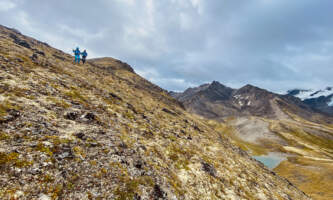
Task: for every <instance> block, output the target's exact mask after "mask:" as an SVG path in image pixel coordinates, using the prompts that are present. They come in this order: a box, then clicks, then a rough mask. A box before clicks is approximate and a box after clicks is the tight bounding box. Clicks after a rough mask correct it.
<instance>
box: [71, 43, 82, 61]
mask: <svg viewBox="0 0 333 200" xmlns="http://www.w3.org/2000/svg"><path fill="white" fill-rule="evenodd" d="M73 53H74V55H75V60H74V64H75V63H78V64H80V55H81V52H80V49H79V47H76V49H75V50H74V49H73Z"/></svg>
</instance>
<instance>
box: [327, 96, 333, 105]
mask: <svg viewBox="0 0 333 200" xmlns="http://www.w3.org/2000/svg"><path fill="white" fill-rule="evenodd" d="M328 105H329V106H333V97H332V99H331V102H329V103H328Z"/></svg>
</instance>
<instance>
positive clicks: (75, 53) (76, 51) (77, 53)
mask: <svg viewBox="0 0 333 200" xmlns="http://www.w3.org/2000/svg"><path fill="white" fill-rule="evenodd" d="M73 52H74V55H76V56H79V55H80V54H81V52H80V50H79V49H75V50H73Z"/></svg>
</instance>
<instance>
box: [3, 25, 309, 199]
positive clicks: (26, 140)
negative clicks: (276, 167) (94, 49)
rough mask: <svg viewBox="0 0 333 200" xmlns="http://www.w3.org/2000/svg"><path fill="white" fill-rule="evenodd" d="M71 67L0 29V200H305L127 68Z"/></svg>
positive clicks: (55, 53)
mask: <svg viewBox="0 0 333 200" xmlns="http://www.w3.org/2000/svg"><path fill="white" fill-rule="evenodd" d="M13 35H15V37H13ZM18 41H25V42H24V44H23V43H21V42H19V44H17V42H18ZM25 43H27V44H29V46H28V45H26V44H25ZM28 47H30V48H28ZM38 52H39V53H38ZM41 52H42V53H41ZM34 54H36V56H33V55H34ZM37 54H38V55H37ZM72 61H73V57H72V56H70V55H68V54H65V53H63V52H61V51H59V50H56V49H54V48H51V47H49V46H48V45H46V44H44V43H41V42H38V41H37V40H34V39H32V38H29V37H25V36H24V35H21V34H19V33H18V32H16V31H14V30H12V29H8V28H6V27H2V26H0V121H1V123H0V199H18V198H19V199H263V200H264V199H276V200H278V199H301V200H304V199H309V197H307V196H306V195H305V194H304V193H303V192H301V191H300V190H298V189H297V188H296V187H295V186H293V185H291V184H290V183H289V182H288V181H286V180H285V179H284V178H281V177H279V176H277V175H276V174H274V173H272V172H271V171H269V170H268V169H267V168H265V167H263V166H262V165H261V164H260V163H258V162H257V161H255V160H253V159H251V158H250V157H249V156H248V155H247V153H245V152H244V151H242V150H240V149H239V148H237V147H235V146H233V145H231V144H230V142H229V140H228V139H226V138H225V137H223V136H222V135H221V134H220V133H218V132H216V131H214V130H212V129H211V128H209V127H208V126H206V125H205V124H204V123H203V122H202V121H200V120H198V119H197V118H196V117H194V116H192V115H190V114H189V113H187V112H186V111H184V109H183V108H182V107H181V104H179V103H178V102H177V101H176V100H174V98H172V97H170V96H169V95H168V94H167V92H165V91H164V90H163V89H161V88H159V87H158V86H156V85H153V84H151V83H150V82H148V81H146V80H145V79H143V78H141V77H140V76H138V75H137V74H135V73H133V70H132V68H129V66H128V65H127V64H124V63H122V62H117V61H115V60H114V59H109V58H107V59H103V60H91V61H89V62H87V63H86V64H85V65H73V64H72ZM101 62H102V63H101ZM115 62H116V63H118V64H117V66H116V67H114V66H115ZM124 69H125V70H124ZM212 87H215V86H212ZM217 87H219V86H218V85H217ZM228 94H229V93H228V91H227V92H225V91H220V92H218V93H216V94H214V95H213V96H212V97H211V98H213V99H215V95H216V96H219V97H220V96H221V97H223V98H224V97H227V96H228Z"/></svg>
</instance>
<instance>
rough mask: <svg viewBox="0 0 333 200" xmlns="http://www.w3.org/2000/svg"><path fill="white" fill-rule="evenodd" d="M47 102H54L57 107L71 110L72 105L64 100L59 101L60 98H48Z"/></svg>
mask: <svg viewBox="0 0 333 200" xmlns="http://www.w3.org/2000/svg"><path fill="white" fill-rule="evenodd" d="M47 100H48V101H50V102H52V103H53V104H55V105H56V106H58V107H61V108H69V107H71V105H70V104H68V103H67V102H65V101H64V100H62V99H58V98H55V97H47Z"/></svg>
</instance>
